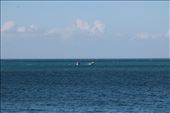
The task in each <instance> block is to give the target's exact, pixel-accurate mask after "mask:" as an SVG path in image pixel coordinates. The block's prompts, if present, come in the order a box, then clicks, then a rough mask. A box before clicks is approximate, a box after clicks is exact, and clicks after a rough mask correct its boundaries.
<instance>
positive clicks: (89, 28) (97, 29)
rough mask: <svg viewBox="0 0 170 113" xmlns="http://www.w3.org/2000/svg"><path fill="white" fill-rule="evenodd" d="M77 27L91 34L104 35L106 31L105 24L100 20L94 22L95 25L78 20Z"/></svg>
mask: <svg viewBox="0 0 170 113" xmlns="http://www.w3.org/2000/svg"><path fill="white" fill-rule="evenodd" d="M75 26H76V28H77V29H79V30H81V31H85V32H90V33H104V30H105V24H103V23H102V22H101V21H100V20H96V21H94V22H93V24H90V23H88V22H87V21H84V20H81V19H77V20H76V22H75Z"/></svg>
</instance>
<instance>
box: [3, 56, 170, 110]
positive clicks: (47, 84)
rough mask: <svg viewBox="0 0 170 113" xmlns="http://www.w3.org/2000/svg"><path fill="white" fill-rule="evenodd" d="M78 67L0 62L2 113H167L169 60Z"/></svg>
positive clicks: (169, 107)
mask: <svg viewBox="0 0 170 113" xmlns="http://www.w3.org/2000/svg"><path fill="white" fill-rule="evenodd" d="M78 61H80V65H79V66H76V65H75V64H76V62H77V60H73V59H72V60H71V59H67V60H45V59H44V60H1V113H170V112H169V111H170V59H123V60H118V59H117V60H116V59H115V60H113V59H108V60H106V59H98V60H97V59H79V60H78ZM91 61H95V64H94V65H93V66H89V65H88V63H89V62H91Z"/></svg>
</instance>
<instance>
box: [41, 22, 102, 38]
mask: <svg viewBox="0 0 170 113" xmlns="http://www.w3.org/2000/svg"><path fill="white" fill-rule="evenodd" d="M104 29H105V25H104V24H103V23H102V22H101V21H99V20H97V21H94V22H93V24H90V23H89V22H87V21H84V20H81V19H76V20H75V21H74V23H73V24H71V25H70V26H69V25H68V26H66V27H64V28H57V27H56V28H52V29H49V30H48V31H46V32H45V33H44V35H45V36H51V37H61V38H69V37H74V36H76V35H82V36H88V35H89V36H90V35H97V36H99V35H100V34H101V33H104Z"/></svg>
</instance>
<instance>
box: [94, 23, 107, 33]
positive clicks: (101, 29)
mask: <svg viewBox="0 0 170 113" xmlns="http://www.w3.org/2000/svg"><path fill="white" fill-rule="evenodd" d="M104 29H105V25H104V24H103V23H102V22H101V21H99V20H96V21H95V22H94V25H93V26H92V28H91V32H93V33H96V32H100V33H104Z"/></svg>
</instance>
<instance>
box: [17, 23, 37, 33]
mask: <svg viewBox="0 0 170 113" xmlns="http://www.w3.org/2000/svg"><path fill="white" fill-rule="evenodd" d="M37 29H38V28H37V27H36V26H35V25H33V24H32V25H29V26H19V27H17V28H16V31H17V32H18V33H27V32H35V31H36V30H37Z"/></svg>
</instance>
